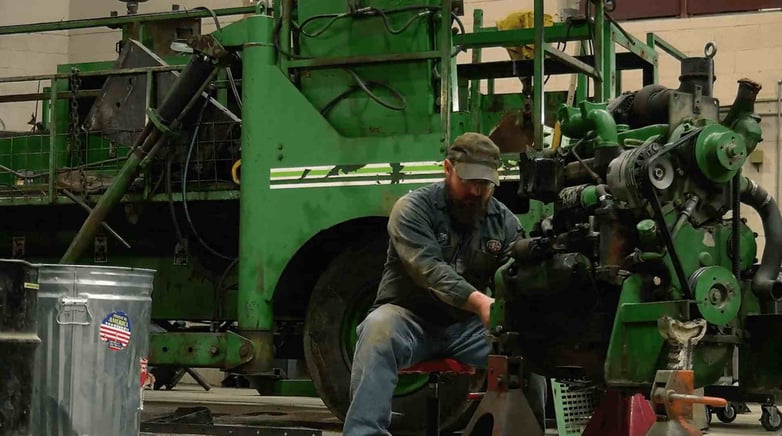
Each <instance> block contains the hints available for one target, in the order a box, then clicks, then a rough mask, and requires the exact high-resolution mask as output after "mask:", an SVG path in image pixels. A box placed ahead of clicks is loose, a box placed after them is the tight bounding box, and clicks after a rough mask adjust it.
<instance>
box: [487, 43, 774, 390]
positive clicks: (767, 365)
mask: <svg viewBox="0 0 782 436" xmlns="http://www.w3.org/2000/svg"><path fill="white" fill-rule="evenodd" d="M712 71H713V61H712V58H711V57H704V58H689V59H685V60H683V62H682V75H681V77H680V81H681V85H680V87H679V88H678V89H668V88H665V87H663V86H660V85H650V86H647V87H644V88H643V89H641V90H639V91H637V92H632V93H627V94H624V95H622V96H620V97H619V98H617V99H614V100H612V101H609V102H607V103H591V102H588V101H584V102H581V103H580V104H579V105H578V106H577V107H568V106H563V107H561V108H560V110H559V112H558V119H557V121H558V123H559V125H560V128H561V131H562V133H563V135H564V136H565V137H566V138H567V139H568V140H569V142H567V143H563V144H562V145H561V146H556V145H555V146H553V147H551V148H548V149H544V150H537V151H534V152H528V153H524V154H522V155H521V158H520V164H519V167H520V168H519V169H520V174H521V183H520V185H519V191H518V194H519V196H520V197H521V198H522V199H523V200H530V199H535V200H541V201H544V202H550V203H553V204H554V214H553V216H551V217H547V218H544V219H542V220H540V221H539V222H538V223H537V224H536V225H535V226H534V227H533V228H530V229H527V231H528V234H527V235H525V237H524V238H522V239H519V240H517V241H516V242H515V243H514V245H513V246H512V249H511V256H512V258H513V260H512V261H511V262H509V263H508V264H507V265H506V266H505V267H503V268H502V269H501V270H500V271H499V272H498V274H497V282H498V285H499V286H498V290H497V302H498V303H497V304H495V307H494V311H493V314H492V315H493V336H494V339H495V341H496V343H497V346H498V348H499V350H500V352H501V353H503V354H510V355H522V356H524V358H525V359H526V360H527V361H528V363H529V364H530V365H531V366H532V367H533V368H535V369H536V370H537V371H540V372H543V373H546V374H548V375H550V376H554V377H560V376H563V374H569V375H572V374H573V372H574V371H575V372H576V374H577V375H578V376H586V377H588V378H590V379H592V380H596V381H598V382H600V383H601V384H605V385H606V386H608V387H609V388H629V389H644V390H645V389H647V388H648V386H649V385H650V384H651V383H652V381H653V380H654V378H655V373H656V371H657V370H658V369H666V367H667V365H668V364H669V359H671V358H672V356H673V355H674V354H675V353H676V352H677V351H678V350H677V349H676V347H674V346H671V345H669V344H668V343H667V342H666V341H665V340H664V338H663V335H661V334H660V331H659V326H658V323H659V322H660V320H661V319H663V318H664V317H668V318H669V319H674V320H679V321H690V320H698V319H703V320H705V321H706V322H707V327H706V333H705V335H704V336H703V338H702V339H701V340H700V342H699V343H698V344H697V346H695V348H694V349H693V353H692V367H693V369H694V371H695V376H696V386H703V385H707V384H711V383H714V382H716V381H717V379H718V378H719V377H720V376H721V375H722V374H723V370H724V368H725V367H726V365H727V364H728V362H730V361H731V358H732V357H733V353H734V349H735V348H736V347H737V346H738V347H739V348H740V349H741V358H742V361H741V364H740V368H742V374H744V369H745V368H746V369H747V370H748V371H749V368H754V371H755V372H754V373H753V375H750V374H749V373H748V374H747V379H746V380H744V379H743V378H742V383H741V384H742V388H743V389H745V390H749V391H752V390H757V391H765V392H768V391H769V390H776V389H777V387H778V386H779V385H780V382H782V379H780V376H781V375H782V373H780V372H779V371H778V370H777V369H776V367H778V366H779V363H777V362H774V359H766V360H767V361H765V362H764V361H763V358H762V357H761V356H758V355H757V354H752V353H749V352H748V351H749V350H751V349H754V350H755V352H756V351H757V350H758V349H763V348H765V349H767V350H768V353H772V352H778V351H779V347H780V341H779V338H778V337H772V336H773V334H771V335H772V336H770V333H769V332H774V331H779V330H780V326H782V325H780V318H782V315H779V314H778V308H777V302H778V301H779V300H780V298H782V287H781V286H782V284H781V283H780V282H779V281H778V279H777V275H778V271H779V266H780V261H781V260H782V258H781V257H780V255H781V254H782V251H780V247H782V244H781V242H782V241H780V237H782V234H780V230H782V227H781V226H782V220H780V213H779V209H778V208H777V204H776V202H775V201H774V199H773V198H771V197H770V196H769V195H768V193H766V191H764V190H763V188H761V187H759V186H758V185H757V184H756V183H754V182H753V181H752V180H750V179H748V178H746V177H743V176H742V175H741V168H742V165H743V164H744V162H745V160H746V159H747V156H748V155H749V154H750V153H751V152H752V151H753V149H754V148H755V147H756V145H757V144H758V142H759V141H761V139H762V138H761V129H760V126H759V124H758V120H759V119H758V118H757V116H756V115H754V114H753V109H754V102H755V98H756V96H757V93H758V91H759V90H760V87H759V86H758V85H757V84H755V83H753V82H751V81H748V80H744V81H740V82H739V87H738V93H737V96H736V100H735V101H734V103H733V105H732V107H731V109H730V111H729V113H728V114H727V115H726V116H725V117H724V118H723V119H722V120H720V117H719V110H718V103H717V101H716V100H715V99H714V98H713V97H712V94H711V89H712V82H713V77H712V74H713V73H712ZM740 203H744V204H746V205H749V206H751V207H752V208H753V209H755V211H757V213H758V214H759V216H760V218H761V220H762V223H763V231H764V232H765V235H766V240H767V243H766V247H765V250H764V253H763V256H762V260H761V262H760V263H759V264H756V259H755V256H756V253H757V246H756V243H755V236H756V234H755V233H753V231H752V229H750V228H749V227H748V226H747V225H746V220H743V219H741V213H740ZM760 341H765V342H764V345H760ZM753 347H754V348H753ZM773 350H776V351H773ZM763 354H764V355H767V354H765V353H763ZM777 355H779V354H777ZM777 360H778V359H777ZM742 377H743V376H742Z"/></svg>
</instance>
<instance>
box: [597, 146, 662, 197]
mask: <svg viewBox="0 0 782 436" xmlns="http://www.w3.org/2000/svg"><path fill="white" fill-rule="evenodd" d="M660 148H662V146H661V145H660V144H658V143H656V142H652V143H649V144H646V145H642V146H640V147H638V148H636V149H633V150H630V151H626V152H624V153H622V154H621V155H619V157H617V158H616V159H614V160H612V161H611V163H610V164H609V165H608V173H607V174H606V179H607V181H608V189H609V190H610V191H611V194H612V195H613V196H614V199H615V200H616V201H618V204H619V205H620V206H621V207H623V208H627V209H635V208H638V207H642V206H643V205H644V204H645V203H646V199H645V198H644V197H643V192H645V191H646V190H645V189H643V187H642V186H641V183H642V181H643V180H644V177H643V175H642V174H641V172H642V171H643V168H644V164H645V163H646V162H647V160H648V159H649V158H651V157H652V156H654V154H655V153H657V152H658V151H660ZM648 172H649V173H648V174H647V177H649V180H650V181H651V183H652V186H654V187H655V188H657V189H660V190H664V189H667V188H669V187H670V186H671V184H672V183H673V179H674V170H673V165H672V164H671V162H670V160H669V159H668V158H667V157H665V156H660V157H658V158H656V159H655V161H654V163H653V165H651V166H650V167H649V169H648Z"/></svg>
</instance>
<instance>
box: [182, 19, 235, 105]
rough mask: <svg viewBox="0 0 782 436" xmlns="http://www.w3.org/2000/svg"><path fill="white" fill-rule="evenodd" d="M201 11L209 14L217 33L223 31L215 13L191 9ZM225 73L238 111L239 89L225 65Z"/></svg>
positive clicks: (227, 66)
mask: <svg viewBox="0 0 782 436" xmlns="http://www.w3.org/2000/svg"><path fill="white" fill-rule="evenodd" d="M199 9H200V10H203V11H206V12H208V13H209V15H211V16H212V20H214V22H215V27H216V28H217V31H218V32H219V31H221V30H223V26H221V25H220V19H219V18H217V14H216V13H215V11H213V10H211V9H209V8H207V7H206V6H198V7H197V8H193V10H199ZM225 72H226V74H227V75H228V83H229V84H230V85H231V91H233V94H234V98H235V99H236V103H237V104H238V105H239V109H241V108H242V97H241V96H240V95H239V89H238V88H237V87H236V82H235V81H234V75H233V73H232V72H231V66H230V65H226V67H225Z"/></svg>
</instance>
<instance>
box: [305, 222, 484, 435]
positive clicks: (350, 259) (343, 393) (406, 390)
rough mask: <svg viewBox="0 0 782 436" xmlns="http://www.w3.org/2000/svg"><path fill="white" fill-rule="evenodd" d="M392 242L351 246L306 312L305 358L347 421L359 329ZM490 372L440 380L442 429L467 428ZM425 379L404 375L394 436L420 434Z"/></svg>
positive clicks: (333, 265) (329, 269) (330, 269)
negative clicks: (473, 398)
mask: <svg viewBox="0 0 782 436" xmlns="http://www.w3.org/2000/svg"><path fill="white" fill-rule="evenodd" d="M387 244H388V239H382V238H378V239H376V240H373V241H370V242H367V243H363V244H359V245H356V246H353V247H348V248H346V250H345V251H343V252H342V253H341V254H339V255H338V256H336V257H335V258H334V260H333V261H332V262H331V264H330V265H329V266H328V267H327V268H326V270H325V271H324V272H323V274H321V276H320V278H319V279H318V281H317V283H316V284H315V287H314V289H313V292H312V295H311V297H310V302H309V305H308V308H307V315H306V320H305V323H304V356H305V359H306V362H307V367H308V369H309V372H310V375H311V376H312V380H313V383H314V384H315V387H316V389H317V390H318V393H319V394H320V396H321V398H322V399H323V402H324V403H325V404H326V406H327V407H328V408H329V409H330V410H331V412H332V413H334V415H336V416H337V417H338V418H339V419H340V420H342V421H344V419H345V415H346V414H347V410H348V406H349V405H350V399H349V389H350V367H351V362H352V359H353V349H354V345H355V338H356V333H355V329H356V326H357V325H358V324H359V323H360V322H361V320H362V319H363V318H364V316H366V312H367V310H368V308H369V306H370V305H371V304H372V302H373V300H374V297H375V295H376V293H377V286H378V283H379V282H380V277H381V274H382V271H383V264H384V262H385V258H386V248H387ZM485 379H486V376H485V372H484V371H479V373H478V374H476V375H475V376H472V377H446V376H443V377H442V378H441V382H440V421H441V426H442V428H443V429H456V428H459V427H460V426H464V425H466V423H467V422H468V420H469V418H470V417H471V415H472V412H473V411H474V409H475V407H477V402H472V401H469V400H467V394H468V393H469V392H476V391H480V390H482V389H483V387H484V384H485ZM426 380H427V376H426V375H411V376H402V377H400V381H399V384H398V385H397V391H396V392H395V395H394V400H393V406H392V410H393V412H394V416H393V418H392V423H391V426H392V430H391V431H392V433H393V434H408V433H413V434H414V433H421V431H422V430H423V429H424V425H425V422H426V416H425V413H426V406H425V405H426V395H427V392H426V391H427V390H426V389H425V387H426Z"/></svg>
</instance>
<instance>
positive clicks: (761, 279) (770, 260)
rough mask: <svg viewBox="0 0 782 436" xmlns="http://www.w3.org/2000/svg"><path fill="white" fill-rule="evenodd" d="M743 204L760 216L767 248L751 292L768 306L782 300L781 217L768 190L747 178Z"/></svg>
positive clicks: (742, 193)
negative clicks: (780, 278)
mask: <svg viewBox="0 0 782 436" xmlns="http://www.w3.org/2000/svg"><path fill="white" fill-rule="evenodd" d="M742 186H743V189H742V191H741V202H742V203H744V204H746V205H748V206H751V207H752V208H753V209H755V211H756V212H757V213H758V215H760V219H761V221H762V222H763V232H764V233H765V235H766V245H765V249H764V250H763V258H762V259H761V261H760V268H758V270H757V271H756V272H755V277H753V278H752V292H754V293H755V295H757V296H758V298H760V299H761V300H763V301H765V302H769V301H780V300H782V282H780V281H779V280H778V278H777V277H778V275H779V266H780V264H781V263H782V216H780V213H779V208H778V207H777V202H776V201H775V200H774V198H773V197H771V195H769V193H768V192H766V190H765V189H763V188H762V187H760V186H758V184H757V183H755V182H754V181H753V180H751V179H749V178H747V177H745V178H744V180H743V183H742Z"/></svg>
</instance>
